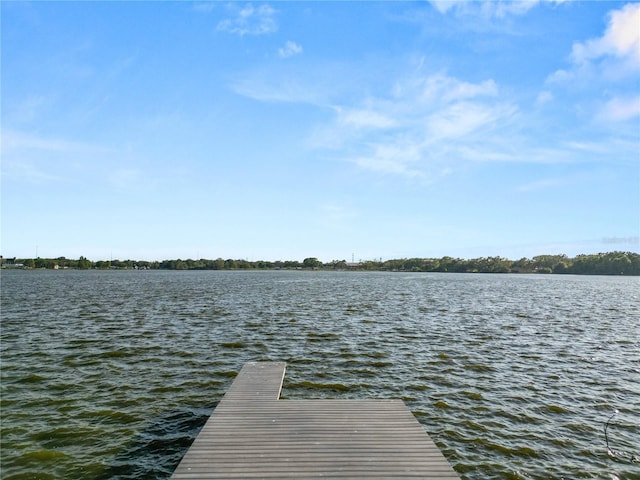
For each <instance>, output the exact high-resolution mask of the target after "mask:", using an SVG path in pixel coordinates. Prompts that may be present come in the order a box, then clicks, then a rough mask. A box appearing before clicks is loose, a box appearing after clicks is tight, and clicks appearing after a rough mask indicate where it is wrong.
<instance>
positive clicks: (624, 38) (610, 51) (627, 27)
mask: <svg viewBox="0 0 640 480" xmlns="http://www.w3.org/2000/svg"><path fill="white" fill-rule="evenodd" d="M604 56H614V57H617V58H620V59H623V60H625V61H628V62H630V63H631V64H633V66H635V67H636V68H637V67H640V3H629V4H627V5H625V6H624V7H622V8H621V9H620V10H613V11H612V12H610V13H609V22H608V25H607V29H606V31H605V32H604V34H603V35H602V36H601V37H598V38H593V39H590V40H587V41H585V42H577V43H575V44H574V45H573V50H572V52H571V58H572V59H573V61H574V62H575V63H577V64H583V63H585V62H589V61H592V60H596V59H599V58H601V57H604Z"/></svg>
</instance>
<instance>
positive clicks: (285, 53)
mask: <svg viewBox="0 0 640 480" xmlns="http://www.w3.org/2000/svg"><path fill="white" fill-rule="evenodd" d="M301 53H302V46H300V45H298V44H297V43H296V42H293V41H291V40H287V43H285V45H284V47H282V48H279V49H278V55H280V58H289V57H293V56H294V55H299V54H301Z"/></svg>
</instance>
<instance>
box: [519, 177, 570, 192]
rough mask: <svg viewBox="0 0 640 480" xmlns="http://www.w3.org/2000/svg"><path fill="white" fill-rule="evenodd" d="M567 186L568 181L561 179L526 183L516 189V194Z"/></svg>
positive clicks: (546, 179)
mask: <svg viewBox="0 0 640 480" xmlns="http://www.w3.org/2000/svg"><path fill="white" fill-rule="evenodd" d="M566 184H567V181H566V180H564V179H561V178H545V179H543V180H536V181H534V182H530V183H526V184H524V185H520V186H518V187H516V189H515V191H516V192H538V191H540V190H547V189H550V188H559V187H563V186H565V185H566Z"/></svg>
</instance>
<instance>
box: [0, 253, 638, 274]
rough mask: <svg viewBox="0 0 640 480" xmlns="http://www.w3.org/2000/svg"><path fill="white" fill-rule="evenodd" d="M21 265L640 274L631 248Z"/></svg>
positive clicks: (26, 264) (7, 263)
mask: <svg viewBox="0 0 640 480" xmlns="http://www.w3.org/2000/svg"><path fill="white" fill-rule="evenodd" d="M19 265H20V266H22V267H23V268H51V269H53V268H63V269H64V268H73V269H94V268H95V269H163V270H254V269H258V270H273V269H316V270H370V271H373V270H378V271H398V272H458V273H570V274H579V275H640V254H638V253H634V252H609V253H597V254H591V255H578V256H576V257H574V258H569V257H567V256H566V255H538V256H536V257H533V258H521V259H520V260H509V259H507V258H502V257H481V258H473V259H470V260H466V259H460V258H452V257H442V258H403V259H397V260H386V261H377V260H366V261H361V262H359V263H348V262H347V261H346V260H333V261H332V262H328V263H322V262H321V261H320V260H318V259H317V258H315V257H309V258H305V259H304V260H303V261H302V262H298V261H296V260H287V261H276V262H268V261H263V260H259V261H255V262H253V261H248V260H232V259H227V260H223V259H222V258H217V259H215V260H207V259H204V258H202V259H200V260H192V259H187V260H180V259H178V260H163V261H161V262H157V261H155V262H147V261H138V260H99V261H96V262H93V261H91V260H88V259H86V258H85V257H80V258H79V259H78V260H72V259H68V258H65V257H58V258H35V259H34V258H26V259H15V258H14V259H2V266H3V267H14V268H15V267H17V266H19Z"/></svg>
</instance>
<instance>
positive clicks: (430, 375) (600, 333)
mask: <svg viewBox="0 0 640 480" xmlns="http://www.w3.org/2000/svg"><path fill="white" fill-rule="evenodd" d="M1 281H2V312H1V313H2V330H1V349H2V350H1V355H2V399H1V400H2V404H1V409H2V451H1V455H2V457H1V465H2V470H1V472H2V478H3V479H7V480H9V479H12V480H15V479H54V478H55V479H74V480H76V479H167V478H169V477H170V475H171V473H172V471H173V469H174V468H175V467H176V465H177V463H178V462H179V461H180V459H181V457H182V455H183V454H184V453H185V451H186V449H187V448H188V446H189V445H190V443H191V441H192V440H193V438H195V436H196V435H197V433H198V431H199V429H200V427H201V426H202V425H203V423H204V422H205V420H206V419H207V417H208V415H210V413H211V412H212V410H213V408H214V407H215V405H216V403H217V402H218V401H219V399H220V398H221V397H222V395H224V393H225V391H226V389H227V388H228V387H229V385H230V384H231V382H232V381H233V377H234V376H235V374H236V373H237V372H238V371H239V369H240V368H241V367H242V365H243V364H244V363H245V362H247V361H251V360H277V361H286V362H287V375H286V377H285V383H284V388H283V395H282V397H283V398H401V399H403V400H404V401H405V402H406V404H407V405H408V406H409V408H410V409H411V410H412V411H413V413H414V414H415V415H416V417H417V418H418V420H419V421H420V422H421V424H422V425H423V426H424V428H425V429H426V430H427V431H428V432H429V434H430V435H431V437H432V438H433V439H434V440H435V441H436V443H437V444H438V445H439V446H440V448H441V449H442V451H443V453H444V454H445V456H446V457H447V459H448V460H449V462H450V463H451V464H452V465H453V466H454V468H455V469H456V470H457V471H458V472H459V473H460V475H461V477H462V478H464V479H482V480H484V479H505V478H506V479H509V478H511V479H561V478H565V479H575V478H593V479H632V478H634V479H639V478H640V463H639V462H640V283H639V279H638V278H637V277H636V278H629V277H587V276H581V277H578V276H559V275H556V276H554V275H548V276H547V275H537V276H534V275H531V276H530V275H482V274H427V273H415V274H413V273H412V274H408V273H383V272H376V273H365V272H335V273H333V272H308V271H265V272H230V271H220V272H216V271H198V272H195V271H3V272H2V277H1ZM615 410H618V414H617V415H616V416H615V417H614V418H613V419H612V420H611V422H610V425H609V428H608V430H607V434H608V442H609V448H610V449H611V452H609V453H608V452H607V445H606V440H605V435H604V425H605V423H606V422H607V420H608V419H609V417H610V416H611V415H612V414H613V413H614V411H615Z"/></svg>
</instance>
